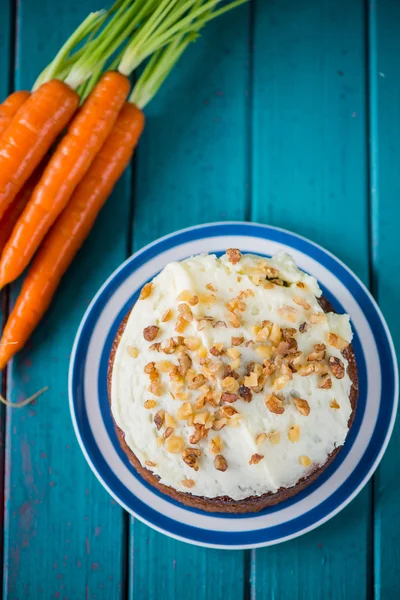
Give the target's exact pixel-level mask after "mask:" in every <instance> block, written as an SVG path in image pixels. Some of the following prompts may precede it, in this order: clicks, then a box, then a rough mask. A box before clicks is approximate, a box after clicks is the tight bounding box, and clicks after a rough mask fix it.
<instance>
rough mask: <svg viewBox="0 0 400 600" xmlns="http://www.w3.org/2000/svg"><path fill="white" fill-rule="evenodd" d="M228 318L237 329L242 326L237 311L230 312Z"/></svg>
mask: <svg viewBox="0 0 400 600" xmlns="http://www.w3.org/2000/svg"><path fill="white" fill-rule="evenodd" d="M227 320H228V323H229V324H230V325H231V326H232V327H234V328H235V329H237V328H238V327H240V319H239V317H238V316H237V314H236V313H233V312H229V313H228V318H227Z"/></svg>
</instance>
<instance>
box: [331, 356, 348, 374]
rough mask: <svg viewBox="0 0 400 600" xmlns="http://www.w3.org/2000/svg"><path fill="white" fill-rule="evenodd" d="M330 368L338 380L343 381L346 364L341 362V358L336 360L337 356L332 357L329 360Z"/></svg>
mask: <svg viewBox="0 0 400 600" xmlns="http://www.w3.org/2000/svg"><path fill="white" fill-rule="evenodd" d="M329 366H330V368H331V369H332V373H333V374H334V376H335V377H336V379H343V377H344V374H345V369H344V364H343V362H342V361H341V360H340V358H336V356H331V357H330V359H329Z"/></svg>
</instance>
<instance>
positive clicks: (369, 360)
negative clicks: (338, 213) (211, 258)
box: [69, 223, 398, 548]
mask: <svg viewBox="0 0 400 600" xmlns="http://www.w3.org/2000/svg"><path fill="white" fill-rule="evenodd" d="M232 247H233V248H240V249H241V250H242V252H252V253H255V254H259V255H263V256H271V255H272V254H274V253H275V252H276V251H277V250H280V249H283V250H285V251H287V252H289V253H290V254H291V255H292V256H293V257H294V259H295V260H296V262H297V264H298V266H299V267H300V268H301V269H303V270H304V271H306V272H308V273H310V274H312V275H314V277H316V278H317V280H318V281H319V283H320V286H321V288H322V290H323V293H324V296H325V297H326V298H327V299H328V300H329V301H330V302H331V303H332V304H333V306H334V307H335V308H336V310H337V311H338V312H346V313H348V314H349V315H350V317H351V321H352V327H353V331H354V343H353V346H354V350H355V353H356V359H357V364H358V369H359V381H360V396H359V400H358V407H357V412H356V418H355V421H354V424H353V427H352V429H351V431H350V434H349V436H348V438H347V440H346V443H345V445H344V447H343V449H342V450H341V451H340V453H339V454H338V456H337V458H336V459H335V460H334V461H333V463H332V464H331V465H330V467H328V468H327V469H326V470H325V471H324V473H323V474H322V475H321V476H320V477H319V478H318V479H317V481H316V482H314V483H313V484H312V485H310V486H309V487H307V488H306V489H305V490H304V491H303V492H301V493H299V494H298V495H297V496H295V497H294V498H291V499H289V500H287V501H285V502H282V503H281V504H278V505H277V506H275V507H272V508H267V509H265V510H263V511H261V512H259V513H255V514H252V513H248V514H245V515H221V514H220V513H215V514H213V513H207V512H203V511H201V510H196V509H191V508H188V507H185V506H183V505H182V504H180V503H178V502H176V501H174V500H172V499H170V498H168V497H167V496H164V495H163V494H161V493H160V492H158V491H157V490H155V489H154V488H153V487H151V486H150V485H149V484H148V483H146V482H145V481H144V480H143V479H142V478H141V477H140V475H138V473H137V472H136V471H135V469H134V468H133V467H132V466H131V465H130V463H129V461H128V459H127V457H126V456H125V454H124V453H123V452H122V450H121V448H120V445H119V442H118V439H117V436H116V434H115V431H114V425H113V421H112V418H111V415H110V409H109V403H108V397H107V385H106V375H107V364H108V357H109V354H110V349H111V345H112V341H113V339H114V336H115V334H116V332H117V329H118V327H119V325H120V323H121V321H122V319H123V318H124V316H125V315H126V314H127V312H128V311H129V309H130V308H131V306H132V305H133V304H134V302H135V301H136V299H137V297H138V293H139V291H140V289H141V288H142V286H143V285H144V284H145V283H146V282H147V281H149V280H151V279H152V278H153V277H154V276H155V275H156V274H157V273H158V272H159V271H160V270H161V269H162V268H163V267H164V266H165V265H166V264H167V263H169V262H171V261H175V260H182V259H184V258H187V257H189V256H191V255H193V254H199V253H201V252H215V253H218V254H222V253H224V251H225V250H226V249H227V248H232ZM397 387H398V380H397V366H396V358H395V354H394V349H393V344H392V340H391V337H390V334H389V331H388V328H387V326H386V323H385V321H384V319H383V316H382V314H381V312H380V310H379V308H378V307H377V305H376V303H375V301H374V300H373V298H372V297H371V295H370V294H369V292H368V290H367V289H366V288H365V287H364V285H363V284H362V283H361V281H360V280H359V279H358V278H357V277H356V276H355V275H354V274H353V273H352V272H351V271H350V270H349V269H348V268H347V267H346V266H345V265H344V264H343V263H341V262H340V261H339V260H338V259H337V258H335V257H334V256H333V255H332V254H330V253H329V252H327V251H326V250H324V249H323V248H321V247H320V246H317V245H316V244H313V243H312V242H310V241H308V240H306V239H304V238H302V237H299V236H297V235H295V234H293V233H290V232H289V231H284V230H282V229H276V228H274V227H267V226H263V225H255V224H251V223H214V224H210V225H202V226H200V227H193V228H190V229H185V230H182V231H178V232H177V233H173V234H171V235H168V236H166V237H164V238H161V239H159V240H157V241H156V242H154V243H152V244H150V245H149V246H146V247H145V248H143V250H141V251H140V252H137V253H136V254H134V255H133V256H132V257H131V258H129V259H128V260H127V261H126V262H125V263H124V264H123V265H121V267H120V268H119V269H117V270H116V271H115V272H114V273H113V274H112V275H111V277H109V279H108V280H107V281H106V282H105V284H104V285H103V287H102V288H101V289H100V290H99V292H98V293H97V295H96V296H95V298H94V299H93V301H92V303H91V304H90V306H89V308H88V309H87V311H86V314H85V316H84V317H83V320H82V323H81V325H80V327H79V330H78V333H77V336H76V339H75V344H74V348H73V352H72V357H71V365H70V373H69V395H70V407H71V413H72V420H73V424H74V427H75V431H76V435H77V437H78V440H79V443H80V445H81V448H82V451H83V453H84V455H85V456H86V459H87V461H88V463H89V465H90V466H91V468H92V469H93V471H94V473H95V474H96V476H97V477H98V479H99V480H100V481H101V483H102V484H103V485H104V487H105V488H106V489H107V490H108V491H109V493H110V494H111V495H112V496H113V497H114V498H115V499H116V500H117V501H118V502H119V503H120V504H121V505H122V506H123V507H124V508H125V509H126V510H127V511H129V512H130V513H131V514H132V515H134V516H135V517H137V518H139V519H141V520H142V521H143V522H144V523H146V524H147V525H150V526H151V527H154V528H155V529H157V530H158V531H161V532H163V533H165V534H167V535H170V536H172V537H175V538H177V539H179V540H183V541H186V542H190V543H192V544H198V545H202V546H211V547H218V548H254V547H259V546H268V545H271V544H277V543H279V542H283V541H285V540H289V539H291V538H294V537H296V536H299V535H301V534H303V533H305V532H307V531H310V530H311V529H314V528H315V527H317V526H318V525H321V524H322V523H324V522H325V521H327V520H328V519H330V518H331V517H333V516H334V515H335V514H337V513H338V512H339V511H340V510H341V509H342V508H344V507H345V506H346V505H347V504H348V503H349V502H350V501H351V500H352V499H353V498H354V497H355V496H356V494H358V492H359V491H360V490H361V489H362V487H363V486H364V485H365V484H366V483H367V481H368V479H369V478H370V477H371V475H372V473H373V472H374V470H375V469H376V467H377V465H378V463H379V461H380V459H381V458H382V455H383V453H384V450H385V448H386V446H387V444H388V441H389V437H390V434H391V432H392V428H393V423H394V419H395V414H396V408H397Z"/></svg>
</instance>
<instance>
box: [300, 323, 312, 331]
mask: <svg viewBox="0 0 400 600" xmlns="http://www.w3.org/2000/svg"><path fill="white" fill-rule="evenodd" d="M310 328H311V325H309V324H308V323H301V325H300V326H299V331H300V333H306V331H308V330H309V329H310Z"/></svg>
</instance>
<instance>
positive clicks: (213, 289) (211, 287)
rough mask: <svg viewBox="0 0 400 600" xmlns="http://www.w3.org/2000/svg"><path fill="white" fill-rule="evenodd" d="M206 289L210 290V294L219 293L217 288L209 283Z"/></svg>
mask: <svg viewBox="0 0 400 600" xmlns="http://www.w3.org/2000/svg"><path fill="white" fill-rule="evenodd" d="M206 288H207V289H208V290H210V292H217V291H218V290H217V288H215V287H214V286H213V284H212V283H207V284H206Z"/></svg>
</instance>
